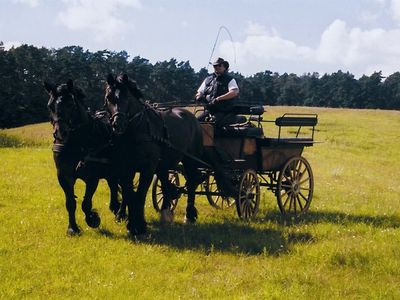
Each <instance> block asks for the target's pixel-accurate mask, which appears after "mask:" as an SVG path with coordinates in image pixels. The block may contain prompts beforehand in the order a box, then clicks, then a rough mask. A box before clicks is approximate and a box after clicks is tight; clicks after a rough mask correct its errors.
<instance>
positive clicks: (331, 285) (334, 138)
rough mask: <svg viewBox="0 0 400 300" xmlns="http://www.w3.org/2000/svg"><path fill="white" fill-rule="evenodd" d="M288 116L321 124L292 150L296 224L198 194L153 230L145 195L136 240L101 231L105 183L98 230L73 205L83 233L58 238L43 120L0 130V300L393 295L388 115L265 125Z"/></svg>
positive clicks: (395, 254) (58, 195)
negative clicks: (299, 187) (297, 175)
mask: <svg viewBox="0 0 400 300" xmlns="http://www.w3.org/2000/svg"><path fill="white" fill-rule="evenodd" d="M289 111H290V112H315V113H318V114H319V125H318V127H317V129H318V131H317V132H316V140H318V141H322V142H323V143H321V144H317V145H315V146H314V147H311V148H307V149H306V150H305V152H304V154H303V155H304V156H305V157H306V158H307V159H308V160H309V161H310V163H311V166H312V168H313V172H314V176H315V194H314V199H313V203H312V204H311V208H310V211H309V213H308V215H307V216H305V217H304V218H303V219H302V220H301V221H297V222H284V221H283V220H282V218H281V217H280V214H279V211H278V206H277V204H276V199H275V197H274V195H273V194H272V193H271V192H269V191H267V190H265V191H263V194H262V197H261V204H262V205H261V211H260V212H259V214H258V217H257V218H256V220H255V221H253V222H251V223H245V222H241V221H239V220H238V219H237V217H236V214H235V210H234V209H231V210H224V211H221V210H215V209H213V208H212V207H211V206H209V205H208V204H207V201H206V199H205V198H202V197H199V198H197V203H198V206H197V207H198V209H199V213H200V216H199V217H200V218H199V222H198V224H196V225H193V226H192V225H190V226H188V225H184V224H183V215H184V207H185V205H184V202H182V203H180V204H179V205H178V208H177V212H176V223H175V224H173V225H171V226H165V227H164V226H161V225H160V224H159V223H158V216H157V214H156V213H155V212H154V210H153V209H152V207H151V201H150V197H148V200H147V203H146V216H147V219H148V222H149V231H150V237H149V239H148V240H145V241H141V242H134V241H131V240H128V239H127V238H126V230H125V227H124V226H123V225H119V224H116V223H115V222H114V221H113V216H112V214H111V213H110V212H109V211H108V197H109V192H108V189H107V187H106V183H105V182H102V183H101V184H100V186H99V189H98V191H97V193H96V194H95V199H94V205H95V207H96V208H97V209H98V211H99V213H100V215H101V217H102V224H101V226H100V228H99V229H97V230H93V229H89V228H88V227H87V225H86V223H85V222H84V218H83V213H82V211H81V210H80V209H78V210H77V217H78V222H79V225H80V226H81V227H82V228H83V230H84V232H83V235H82V236H80V237H74V238H68V237H66V235H65V232H66V229H67V212H66V209H65V205H64V195H63V192H62V190H61V188H60V187H59V185H58V182H57V180H56V174H55V167H54V163H53V161H52V153H51V146H50V145H51V126H50V124H38V125H31V126H26V127H22V128H17V129H10V130H2V131H0V161H1V167H0V278H1V280H0V298H2V299H20V298H51V299H53V298H56V299H57V298H63V299H64V298H72V299H81V298H85V299H86V298H91V299H104V298H122V297H129V298H132V299H154V298H157V299H181V298H182V299H193V298H202V299H204V298H207V299H211V298H214V299H215V298H223V299H263V298H266V299H270V298H288V299H298V298H300V299H310V298H319V299H326V298H329V299H335V298H336V299H342V298H364V299H365V298H374V299H380V298H386V299H399V298H400V196H399V195H400V184H399V175H400V143H399V141H400V112H395V111H376V110H345V109H319V108H295V107H270V108H268V112H267V113H266V114H265V116H264V117H265V118H268V119H274V118H275V117H277V116H279V115H281V114H282V113H283V112H289ZM265 133H266V135H268V136H269V135H271V136H273V135H275V134H276V129H275V128H273V127H272V125H269V127H266V128H265ZM83 187H84V185H83V183H82V182H78V184H77V195H78V196H79V200H78V203H79V204H80V203H81V200H82V194H83ZM149 195H150V193H149Z"/></svg>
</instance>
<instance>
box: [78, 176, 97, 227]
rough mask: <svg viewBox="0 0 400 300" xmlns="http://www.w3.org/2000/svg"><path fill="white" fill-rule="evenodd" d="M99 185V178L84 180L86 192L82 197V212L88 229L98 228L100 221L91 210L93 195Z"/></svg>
mask: <svg viewBox="0 0 400 300" xmlns="http://www.w3.org/2000/svg"><path fill="white" fill-rule="evenodd" d="M98 185H99V178H96V177H91V178H88V179H86V191H85V196H84V197H83V202H82V210H83V212H84V213H85V221H86V224H88V226H89V227H92V228H97V227H99V226H100V223H101V219H100V216H99V214H98V213H97V212H96V211H95V210H93V208H92V199H93V195H94V193H95V192H96V189H97V186H98Z"/></svg>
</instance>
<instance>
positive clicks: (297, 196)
mask: <svg viewBox="0 0 400 300" xmlns="http://www.w3.org/2000/svg"><path fill="white" fill-rule="evenodd" d="M296 199H297V202H298V203H299V206H300V211H303V209H304V208H303V205H301V201H300V197H299V195H296Z"/></svg>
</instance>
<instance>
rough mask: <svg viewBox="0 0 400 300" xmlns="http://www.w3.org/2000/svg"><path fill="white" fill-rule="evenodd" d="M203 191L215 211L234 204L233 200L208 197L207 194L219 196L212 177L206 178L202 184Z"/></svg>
mask: <svg viewBox="0 0 400 300" xmlns="http://www.w3.org/2000/svg"><path fill="white" fill-rule="evenodd" d="M203 186H204V190H205V192H206V193H207V200H208V202H209V203H210V205H211V206H212V207H214V208H217V209H224V208H228V207H231V206H232V205H233V204H234V203H235V199H234V198H231V197H226V196H221V195H210V194H209V193H215V194H219V190H218V186H217V181H216V180H215V177H214V176H213V175H210V176H208V177H207V179H206V180H205V181H204V183H203Z"/></svg>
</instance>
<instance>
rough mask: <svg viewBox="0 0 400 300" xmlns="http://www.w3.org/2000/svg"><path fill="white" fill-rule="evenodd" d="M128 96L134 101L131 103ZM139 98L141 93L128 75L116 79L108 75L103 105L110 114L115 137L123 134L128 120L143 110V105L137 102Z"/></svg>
mask: <svg viewBox="0 0 400 300" xmlns="http://www.w3.org/2000/svg"><path fill="white" fill-rule="evenodd" d="M130 95H133V96H134V97H135V98H136V101H132V100H131V99H130V98H129V96H130ZM141 97H142V93H141V92H140V90H139V89H138V88H137V86H136V83H135V82H134V81H132V80H130V79H129V78H128V75H126V74H123V75H119V76H116V77H115V76H114V75H112V74H109V75H108V77H107V84H106V90H105V99H104V104H105V106H106V108H107V110H108V112H109V113H110V114H111V125H112V128H113V130H114V132H115V133H116V134H117V135H121V134H123V133H124V132H125V130H126V128H127V127H128V124H129V119H130V118H131V117H132V116H133V115H134V114H135V113H137V112H139V111H141V110H143V104H142V102H140V101H139V99H140V98H141Z"/></svg>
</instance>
